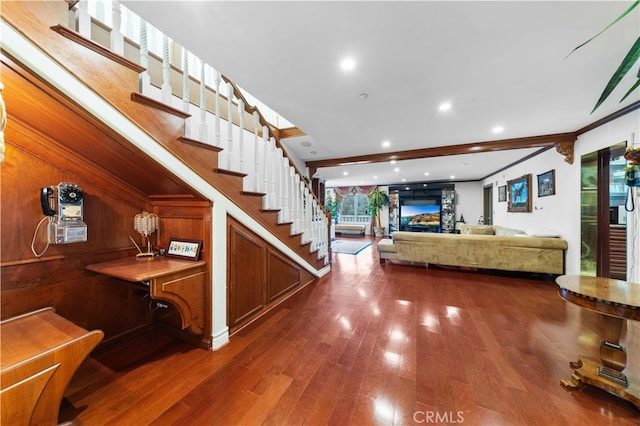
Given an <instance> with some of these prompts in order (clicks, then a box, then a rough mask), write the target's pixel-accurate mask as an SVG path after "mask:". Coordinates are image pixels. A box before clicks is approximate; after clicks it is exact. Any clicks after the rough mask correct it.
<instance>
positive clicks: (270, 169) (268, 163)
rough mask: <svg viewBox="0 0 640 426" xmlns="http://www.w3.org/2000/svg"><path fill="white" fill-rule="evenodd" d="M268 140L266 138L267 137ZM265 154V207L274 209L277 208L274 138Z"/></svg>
mask: <svg viewBox="0 0 640 426" xmlns="http://www.w3.org/2000/svg"><path fill="white" fill-rule="evenodd" d="M265 141H266V139H265ZM266 142H267V146H266V149H265V154H264V158H265V160H264V170H265V180H264V187H265V191H266V192H267V196H266V197H265V199H264V202H265V204H264V205H265V209H267V210H273V209H275V208H276V179H275V173H276V172H275V157H276V145H275V140H274V139H273V138H271V139H269V140H268V141H266Z"/></svg>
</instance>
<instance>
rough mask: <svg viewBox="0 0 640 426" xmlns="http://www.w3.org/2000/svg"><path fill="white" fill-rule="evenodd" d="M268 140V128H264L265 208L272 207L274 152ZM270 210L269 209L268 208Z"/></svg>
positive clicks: (263, 178) (263, 174)
mask: <svg viewBox="0 0 640 426" xmlns="http://www.w3.org/2000/svg"><path fill="white" fill-rule="evenodd" d="M267 138H268V133H267V126H262V142H263V143H262V144H263V146H264V151H263V153H262V154H263V160H262V182H263V184H262V185H263V189H264V192H265V193H266V194H267V196H266V197H264V204H263V205H264V206H269V205H270V200H271V192H270V189H271V185H270V179H271V175H270V172H271V151H272V144H271V142H270V141H269V139H267ZM267 208H268V207H267Z"/></svg>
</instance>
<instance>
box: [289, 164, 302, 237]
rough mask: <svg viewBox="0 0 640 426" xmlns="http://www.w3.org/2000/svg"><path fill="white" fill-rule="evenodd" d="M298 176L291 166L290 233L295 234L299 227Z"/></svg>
mask: <svg viewBox="0 0 640 426" xmlns="http://www.w3.org/2000/svg"><path fill="white" fill-rule="evenodd" d="M299 195H300V176H299V175H298V173H296V169H295V168H294V167H291V205H292V206H293V212H292V213H291V220H292V221H293V225H292V226H291V233H292V234H297V233H298V232H300V231H299V229H300V197H299Z"/></svg>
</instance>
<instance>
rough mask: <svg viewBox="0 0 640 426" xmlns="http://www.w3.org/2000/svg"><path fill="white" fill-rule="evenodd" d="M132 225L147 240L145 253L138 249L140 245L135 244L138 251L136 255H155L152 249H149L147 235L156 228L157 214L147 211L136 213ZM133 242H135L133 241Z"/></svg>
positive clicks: (149, 243)
mask: <svg viewBox="0 0 640 426" xmlns="http://www.w3.org/2000/svg"><path fill="white" fill-rule="evenodd" d="M133 227H134V229H135V230H136V231H138V232H139V233H140V234H142V236H144V237H145V239H146V240H147V252H146V253H143V252H142V250H140V247H138V245H137V244H136V247H137V248H138V251H139V252H140V253H138V254H137V255H136V257H153V256H155V255H156V254H155V253H154V252H153V250H151V241H149V235H151V234H153V233H154V232H156V230H157V229H158V216H157V215H155V214H154V213H149V212H146V211H144V212H142V213H140V214H137V215H136V217H135V218H134V220H133ZM134 244H135V241H134Z"/></svg>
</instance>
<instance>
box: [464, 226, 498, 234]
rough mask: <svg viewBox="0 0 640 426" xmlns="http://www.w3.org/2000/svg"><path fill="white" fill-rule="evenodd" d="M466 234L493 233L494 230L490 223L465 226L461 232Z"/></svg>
mask: <svg viewBox="0 0 640 426" xmlns="http://www.w3.org/2000/svg"><path fill="white" fill-rule="evenodd" d="M462 233H463V234H467V235H494V234H495V231H494V229H493V226H491V225H474V226H465V227H464V230H463V232H462Z"/></svg>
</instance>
